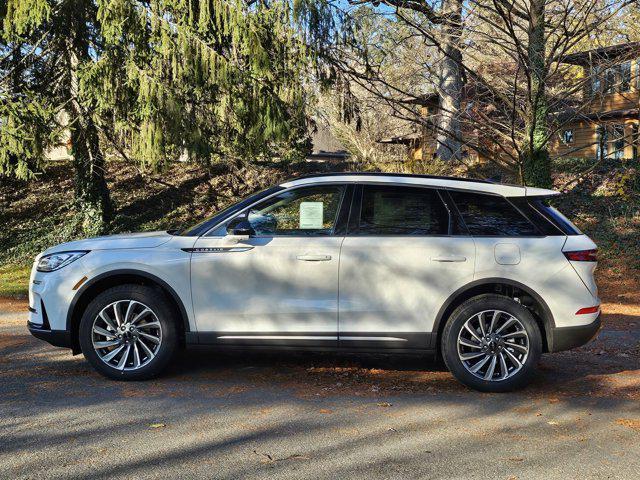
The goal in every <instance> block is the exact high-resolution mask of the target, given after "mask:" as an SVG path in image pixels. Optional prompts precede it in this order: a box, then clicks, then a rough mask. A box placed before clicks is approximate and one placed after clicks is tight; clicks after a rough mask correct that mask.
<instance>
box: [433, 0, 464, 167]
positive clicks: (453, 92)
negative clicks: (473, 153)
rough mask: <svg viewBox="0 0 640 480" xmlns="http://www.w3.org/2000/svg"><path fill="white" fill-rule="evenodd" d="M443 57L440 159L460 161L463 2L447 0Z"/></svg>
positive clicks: (438, 150) (439, 80)
mask: <svg viewBox="0 0 640 480" xmlns="http://www.w3.org/2000/svg"><path fill="white" fill-rule="evenodd" d="M442 15H443V17H444V20H443V22H442V34H443V42H442V43H443V50H444V52H443V54H444V58H443V59H442V61H441V62H440V65H439V79H438V83H439V85H438V89H439V92H438V93H439V95H440V110H439V114H438V134H437V147H436V157H437V158H439V159H441V160H445V161H448V160H459V159H460V158H461V156H462V143H461V141H460V140H461V138H462V135H461V129H460V119H459V113H460V106H461V103H462V52H461V51H460V37H461V36H462V0H445V2H444V4H443V7H442Z"/></svg>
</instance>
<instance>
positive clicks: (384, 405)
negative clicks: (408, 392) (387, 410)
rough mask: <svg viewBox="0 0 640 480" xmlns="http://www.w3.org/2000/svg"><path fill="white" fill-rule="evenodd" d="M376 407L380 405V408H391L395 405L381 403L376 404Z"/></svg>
mask: <svg viewBox="0 0 640 480" xmlns="http://www.w3.org/2000/svg"><path fill="white" fill-rule="evenodd" d="M376 405H378V406H379V407H390V406H392V405H393V403H389V402H380V403H376Z"/></svg>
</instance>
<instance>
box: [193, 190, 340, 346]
mask: <svg viewBox="0 0 640 480" xmlns="http://www.w3.org/2000/svg"><path fill="white" fill-rule="evenodd" d="M345 191H346V187H345V186H344V185H323V186H309V187H299V188H293V189H289V190H286V191H283V192H280V193H278V194H276V195H274V196H272V197H269V198H267V199H266V200H263V201H262V202H260V203H259V204H258V205H255V206H253V207H251V208H249V209H248V210H246V211H244V212H241V213H240V214H239V216H241V217H242V218H244V219H246V220H247V221H248V222H249V224H250V225H251V228H252V229H253V233H252V235H251V236H250V237H249V239H248V240H244V241H242V240H241V241H237V240H233V239H232V238H230V237H229V236H225V235H224V228H223V229H222V230H220V229H218V231H217V232H214V234H213V235H212V236H204V237H200V238H199V239H198V241H197V242H196V244H195V245H194V248H193V253H192V260H191V283H192V292H193V293H192V294H193V307H194V312H195V318H196V322H197V326H198V335H199V338H200V341H201V342H203V343H226V344H243V345H271V344H274V345H298V346H299V345H307V346H336V344H337V321H338V320H337V316H338V264H339V256H340V246H341V243H342V240H343V238H344V237H343V236H342V235H341V234H340V235H338V234H337V231H336V226H337V222H338V217H339V215H338V214H339V210H340V207H341V204H342V201H343V197H344V195H345ZM236 221H237V219H236ZM223 227H224V226H223Z"/></svg>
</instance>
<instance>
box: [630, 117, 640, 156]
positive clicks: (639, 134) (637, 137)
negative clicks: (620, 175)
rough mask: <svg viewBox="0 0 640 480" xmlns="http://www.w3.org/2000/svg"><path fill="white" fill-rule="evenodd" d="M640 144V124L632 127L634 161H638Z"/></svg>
mask: <svg viewBox="0 0 640 480" xmlns="http://www.w3.org/2000/svg"><path fill="white" fill-rule="evenodd" d="M638 143H640V128H638V124H637V123H634V124H633V125H631V155H632V158H633V160H634V161H635V160H638V146H639V145H638Z"/></svg>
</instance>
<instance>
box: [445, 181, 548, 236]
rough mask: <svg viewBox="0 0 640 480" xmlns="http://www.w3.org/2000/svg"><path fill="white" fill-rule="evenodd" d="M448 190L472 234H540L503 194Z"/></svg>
mask: <svg viewBox="0 0 640 480" xmlns="http://www.w3.org/2000/svg"><path fill="white" fill-rule="evenodd" d="M450 193H451V196H452V197H453V200H454V202H455V203H456V206H457V207H458V210H459V211H460V214H461V215H462V219H463V220H464V223H465V224H466V226H467V229H468V230H469V233H470V234H471V235H477V236H491V237H496V236H504V237H518V236H534V235H539V232H538V230H537V229H536V228H535V227H534V226H533V224H532V223H531V222H530V221H529V220H527V218H525V217H524V215H522V214H521V213H520V212H519V211H518V210H517V209H516V208H515V207H514V206H513V205H511V204H510V203H509V202H508V201H507V200H506V199H505V198H503V197H500V196H497V195H487V194H481V193H467V192H454V191H452V192H450Z"/></svg>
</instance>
